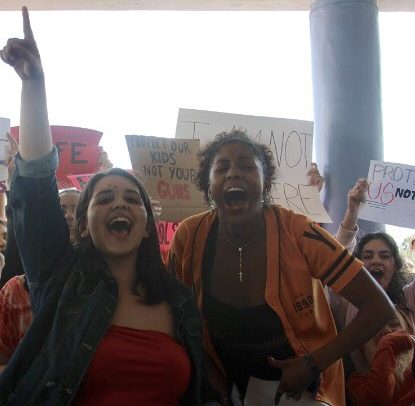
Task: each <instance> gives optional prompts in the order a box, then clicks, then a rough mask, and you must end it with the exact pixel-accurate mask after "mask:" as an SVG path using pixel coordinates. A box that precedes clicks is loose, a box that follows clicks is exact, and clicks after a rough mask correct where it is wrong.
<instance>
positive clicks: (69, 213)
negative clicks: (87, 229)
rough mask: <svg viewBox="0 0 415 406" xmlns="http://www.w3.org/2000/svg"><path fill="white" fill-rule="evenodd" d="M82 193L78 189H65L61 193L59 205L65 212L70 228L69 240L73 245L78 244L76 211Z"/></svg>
mask: <svg viewBox="0 0 415 406" xmlns="http://www.w3.org/2000/svg"><path fill="white" fill-rule="evenodd" d="M79 196H80V192H79V190H77V189H63V190H61V191H59V203H60V205H61V207H62V210H63V215H64V217H65V220H66V223H67V224H68V227H69V238H70V240H71V243H75V242H76V238H75V209H76V205H77V203H78V200H79Z"/></svg>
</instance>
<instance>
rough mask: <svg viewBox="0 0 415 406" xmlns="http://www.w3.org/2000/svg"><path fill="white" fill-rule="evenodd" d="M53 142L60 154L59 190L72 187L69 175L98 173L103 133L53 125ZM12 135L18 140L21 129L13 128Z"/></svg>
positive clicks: (57, 174) (57, 173)
mask: <svg viewBox="0 0 415 406" xmlns="http://www.w3.org/2000/svg"><path fill="white" fill-rule="evenodd" d="M51 131H52V141H53V144H54V145H56V148H57V149H58V153H59V167H58V170H57V172H56V176H57V179H58V185H59V188H67V187H72V182H71V181H70V179H69V178H68V175H79V174H85V173H94V172H97V171H98V168H99V164H98V158H99V154H100V152H99V148H98V144H99V141H100V139H101V136H102V133H101V132H99V131H96V130H90V129H88V128H79V127H66V126H58V125H52V126H51ZM11 134H12V135H13V136H14V137H15V138H16V139H18V138H19V127H12V129H11Z"/></svg>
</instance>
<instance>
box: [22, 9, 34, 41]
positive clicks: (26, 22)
mask: <svg viewBox="0 0 415 406" xmlns="http://www.w3.org/2000/svg"><path fill="white" fill-rule="evenodd" d="M22 16H23V33H24V38H25V39H28V40H33V31H32V27H31V26H30V18H29V11H28V10H27V7H26V6H24V7H22Z"/></svg>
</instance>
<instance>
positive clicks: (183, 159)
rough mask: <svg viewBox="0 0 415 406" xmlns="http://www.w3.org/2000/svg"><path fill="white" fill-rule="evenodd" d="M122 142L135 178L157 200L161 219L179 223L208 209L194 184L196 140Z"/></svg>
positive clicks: (140, 138)
mask: <svg viewBox="0 0 415 406" xmlns="http://www.w3.org/2000/svg"><path fill="white" fill-rule="evenodd" d="M125 139H126V141H127V146H128V152H129V154H130V158H131V165H132V167H133V169H134V172H135V174H136V176H138V177H139V178H140V179H141V181H142V182H143V183H144V185H145V187H146V189H147V191H148V193H149V195H150V196H151V197H152V198H153V199H155V200H159V201H160V205H161V207H162V208H163V210H162V212H161V216H160V218H161V219H162V220H170V221H177V220H178V221H180V220H182V219H184V218H186V217H188V216H191V215H193V214H196V213H200V212H202V211H204V210H206V209H207V207H206V205H205V204H204V201H203V195H202V193H201V192H199V191H198V190H197V188H196V185H195V176H196V168H197V162H196V152H197V151H198V149H199V140H188V139H186V140H180V139H177V138H160V137H147V136H144V135H126V136H125Z"/></svg>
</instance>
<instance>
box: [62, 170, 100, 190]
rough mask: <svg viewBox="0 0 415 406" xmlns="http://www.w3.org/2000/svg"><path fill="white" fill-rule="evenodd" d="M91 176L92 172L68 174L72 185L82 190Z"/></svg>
mask: <svg viewBox="0 0 415 406" xmlns="http://www.w3.org/2000/svg"><path fill="white" fill-rule="evenodd" d="M93 176H94V174H93V173H88V174H84V175H68V178H69V180H70V181H71V182H72V186H73V187H75V188H77V189H78V190H79V191H80V192H82V191H83V190H84V188H85V185H86V184H87V183H88V181H89V179H91V178H92V177H93Z"/></svg>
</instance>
